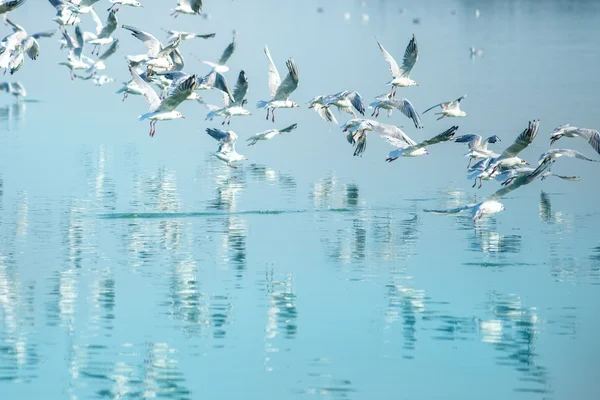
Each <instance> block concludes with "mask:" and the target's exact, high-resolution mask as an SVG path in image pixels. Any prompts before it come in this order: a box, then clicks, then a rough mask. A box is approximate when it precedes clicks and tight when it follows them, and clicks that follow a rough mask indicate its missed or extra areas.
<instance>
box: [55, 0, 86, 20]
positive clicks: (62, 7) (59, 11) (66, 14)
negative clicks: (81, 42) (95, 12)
mask: <svg viewBox="0 0 600 400" xmlns="http://www.w3.org/2000/svg"><path fill="white" fill-rule="evenodd" d="M49 1H50V4H52V6H53V7H54V8H55V9H56V17H54V18H52V21H54V22H56V23H57V24H58V25H60V26H63V25H69V24H70V25H75V24H79V23H80V22H81V20H80V19H79V17H78V16H77V15H75V13H74V12H73V11H71V8H72V5H71V3H69V2H68V1H67V0H49Z"/></svg>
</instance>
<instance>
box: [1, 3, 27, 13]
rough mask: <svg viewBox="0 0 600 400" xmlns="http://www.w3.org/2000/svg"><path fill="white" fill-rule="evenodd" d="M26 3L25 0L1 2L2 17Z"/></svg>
mask: <svg viewBox="0 0 600 400" xmlns="http://www.w3.org/2000/svg"><path fill="white" fill-rule="evenodd" d="M24 3H25V0H2V1H1V2H0V15H2V14H6V13H8V12H11V11H13V10H15V9H17V8H19V7H21V6H22V5H23V4H24Z"/></svg>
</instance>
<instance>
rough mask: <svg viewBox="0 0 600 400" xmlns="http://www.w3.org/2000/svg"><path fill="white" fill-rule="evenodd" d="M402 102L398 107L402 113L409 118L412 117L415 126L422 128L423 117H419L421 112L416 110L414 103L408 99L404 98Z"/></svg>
mask: <svg viewBox="0 0 600 400" xmlns="http://www.w3.org/2000/svg"><path fill="white" fill-rule="evenodd" d="M401 101H402V103H401V104H400V106H399V107H398V109H399V110H400V111H401V112H402V114H404V115H406V116H407V117H408V118H410V119H412V121H413V123H414V124H415V128H422V127H423V125H422V124H421V117H419V113H418V112H417V110H415V107H413V105H412V103H411V102H410V101H408V99H402V100H401Z"/></svg>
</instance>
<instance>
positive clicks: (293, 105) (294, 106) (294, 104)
mask: <svg viewBox="0 0 600 400" xmlns="http://www.w3.org/2000/svg"><path fill="white" fill-rule="evenodd" d="M296 107H300V105H299V104H298V103H294V102H293V101H292V108H296Z"/></svg>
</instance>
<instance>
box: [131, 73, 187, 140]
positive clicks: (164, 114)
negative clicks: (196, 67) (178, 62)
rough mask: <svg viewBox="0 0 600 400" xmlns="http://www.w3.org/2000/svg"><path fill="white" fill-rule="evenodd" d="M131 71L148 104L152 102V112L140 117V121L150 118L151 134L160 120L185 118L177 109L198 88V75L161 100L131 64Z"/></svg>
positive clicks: (185, 81)
mask: <svg viewBox="0 0 600 400" xmlns="http://www.w3.org/2000/svg"><path fill="white" fill-rule="evenodd" d="M129 72H130V73H131V76H132V77H133V80H134V81H135V83H136V84H137V86H138V87H139V88H140V91H141V92H142V94H143V95H144V98H145V99H146V101H147V102H148V104H150V112H148V113H146V114H142V115H140V116H139V117H138V119H139V120H140V121H142V120H145V119H149V120H150V136H154V134H155V133H156V123H157V122H158V121H166V120H172V119H178V118H185V117H184V116H183V114H181V113H180V112H178V111H175V109H176V108H177V107H178V106H179V105H180V104H181V103H182V102H183V101H185V100H186V99H187V98H188V96H189V95H190V94H192V93H193V91H194V89H196V86H197V85H198V76H197V75H192V76H190V77H189V78H187V79H186V80H184V81H183V82H182V83H181V84H179V86H177V88H175V90H173V91H172V92H171V93H170V94H169V95H168V96H167V97H165V98H164V99H163V100H161V99H160V98H159V97H158V95H157V94H156V92H155V91H154V89H152V87H151V86H150V85H149V84H148V83H147V82H146V81H145V80H143V79H142V78H141V77H140V76H139V75H138V74H137V72H135V71H134V69H133V68H132V67H131V66H129Z"/></svg>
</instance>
